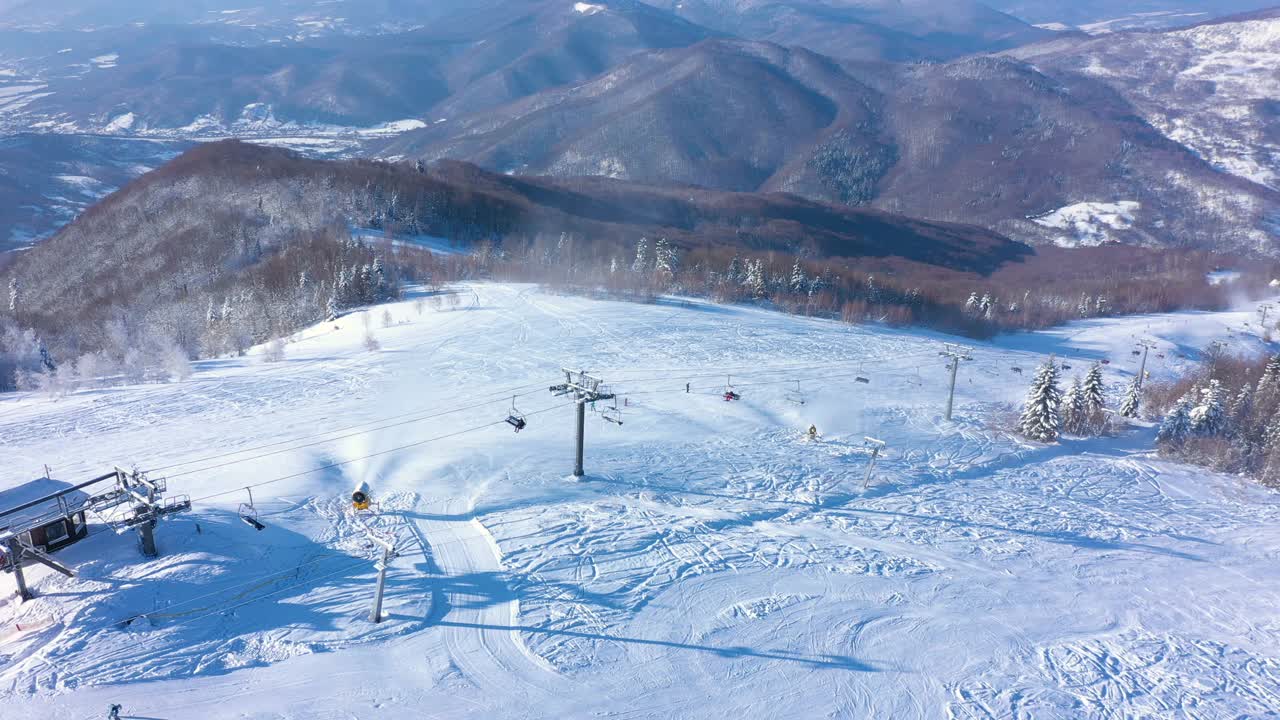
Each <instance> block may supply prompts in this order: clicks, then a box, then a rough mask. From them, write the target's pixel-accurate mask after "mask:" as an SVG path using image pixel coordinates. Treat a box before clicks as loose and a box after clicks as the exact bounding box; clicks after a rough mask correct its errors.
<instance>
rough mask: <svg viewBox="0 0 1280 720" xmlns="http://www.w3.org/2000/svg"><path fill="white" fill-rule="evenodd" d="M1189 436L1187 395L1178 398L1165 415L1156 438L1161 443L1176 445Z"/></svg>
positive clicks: (1189, 398)
mask: <svg viewBox="0 0 1280 720" xmlns="http://www.w3.org/2000/svg"><path fill="white" fill-rule="evenodd" d="M1190 434H1191V393H1187V394H1186V395H1183V396H1182V397H1180V398H1178V402H1176V403H1174V404H1173V408H1172V409H1170V410H1169V414H1168V415H1165V417H1164V421H1163V422H1162V423H1160V430H1159V432H1158V433H1156V438H1157V439H1158V440H1160V441H1161V442H1166V443H1172V444H1174V445H1177V444H1180V443H1182V441H1183V440H1186V439H1187V436H1188V435H1190Z"/></svg>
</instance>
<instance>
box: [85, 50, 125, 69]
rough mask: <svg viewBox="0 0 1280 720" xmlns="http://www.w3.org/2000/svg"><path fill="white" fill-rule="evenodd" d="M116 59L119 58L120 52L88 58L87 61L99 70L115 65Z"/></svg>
mask: <svg viewBox="0 0 1280 720" xmlns="http://www.w3.org/2000/svg"><path fill="white" fill-rule="evenodd" d="M118 60H120V53H107V54H106V55H99V56H97V57H92V58H89V62H90V63H92V64H93V66H94V67H96V68H98V69H99V70H106V69H109V68H113V67H115V66H116V63H117V61H118Z"/></svg>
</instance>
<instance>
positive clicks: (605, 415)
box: [600, 397, 622, 427]
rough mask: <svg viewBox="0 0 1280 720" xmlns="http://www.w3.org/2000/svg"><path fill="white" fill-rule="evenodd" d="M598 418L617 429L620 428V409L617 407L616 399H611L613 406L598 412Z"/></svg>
mask: <svg viewBox="0 0 1280 720" xmlns="http://www.w3.org/2000/svg"><path fill="white" fill-rule="evenodd" d="M600 417H601V418H602V419H604V421H605V422H611V423H613V424H614V425H617V426H618V427H622V408H620V407H618V398H617V397H615V398H614V399H613V405H612V406H610V407H607V408H605V409H604V410H602V411H600Z"/></svg>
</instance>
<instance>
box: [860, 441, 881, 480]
mask: <svg viewBox="0 0 1280 720" xmlns="http://www.w3.org/2000/svg"><path fill="white" fill-rule="evenodd" d="M878 457H880V448H878V447H877V448H875V449H874V450H872V451H871V461H870V462H868V463H867V476H866V477H864V478H863V479H862V489H864V490H865V489H867V488H868V487H870V485H871V473H872V472H873V471H874V470H875V469H876V458H878Z"/></svg>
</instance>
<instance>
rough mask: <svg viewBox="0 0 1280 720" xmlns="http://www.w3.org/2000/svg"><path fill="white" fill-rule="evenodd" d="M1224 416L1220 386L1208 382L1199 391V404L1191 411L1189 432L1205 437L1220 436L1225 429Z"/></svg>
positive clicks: (1213, 381)
mask: <svg viewBox="0 0 1280 720" xmlns="http://www.w3.org/2000/svg"><path fill="white" fill-rule="evenodd" d="M1226 415H1227V413H1226V408H1225V407H1224V406H1223V392H1222V384H1221V383H1219V382H1218V381H1217V380H1210V381H1209V385H1208V386H1207V387H1205V388H1204V389H1203V390H1201V391H1200V403H1199V404H1198V405H1196V406H1195V407H1194V408H1192V409H1191V432H1193V433H1195V434H1196V435H1203V436H1205V437H1211V436H1214V435H1221V434H1222V432H1223V430H1225V429H1226V419H1227V418H1226Z"/></svg>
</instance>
